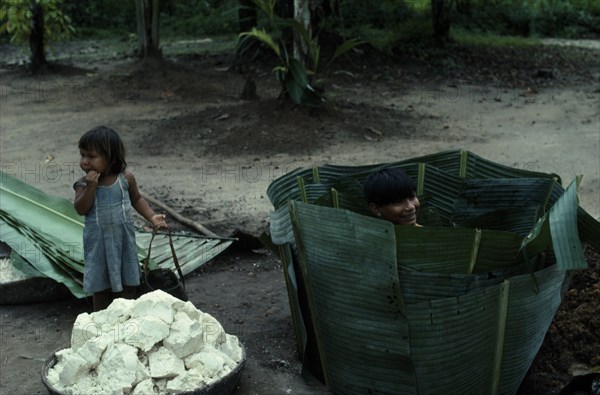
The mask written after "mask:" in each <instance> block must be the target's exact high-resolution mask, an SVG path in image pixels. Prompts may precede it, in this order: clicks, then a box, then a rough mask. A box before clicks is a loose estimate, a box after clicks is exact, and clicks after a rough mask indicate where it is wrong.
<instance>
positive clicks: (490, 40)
mask: <svg viewBox="0 0 600 395" xmlns="http://www.w3.org/2000/svg"><path fill="white" fill-rule="evenodd" d="M450 35H451V37H452V38H453V39H454V40H455V41H456V42H457V43H458V44H462V45H465V46H473V47H491V48H506V47H511V48H523V47H529V46H535V45H541V41H540V40H539V39H537V38H534V37H521V36H501V35H498V34H494V33H477V32H472V31H468V30H465V29H460V28H452V29H451V33H450Z"/></svg>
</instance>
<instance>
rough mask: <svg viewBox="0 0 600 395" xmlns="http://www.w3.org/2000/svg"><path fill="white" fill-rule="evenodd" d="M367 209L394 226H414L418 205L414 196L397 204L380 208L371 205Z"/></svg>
mask: <svg viewBox="0 0 600 395" xmlns="http://www.w3.org/2000/svg"><path fill="white" fill-rule="evenodd" d="M369 207H370V209H371V211H372V212H373V214H375V215H376V216H378V217H379V218H382V219H386V220H388V221H391V222H393V223H395V224H396V225H415V224H416V223H417V211H419V207H420V203H419V199H418V198H417V196H416V195H415V196H412V197H408V198H406V199H404V200H401V201H400V202H398V203H390V204H386V205H382V206H378V205H376V204H374V203H371V204H370V205H369Z"/></svg>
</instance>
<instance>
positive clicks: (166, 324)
mask: <svg viewBox="0 0 600 395" xmlns="http://www.w3.org/2000/svg"><path fill="white" fill-rule="evenodd" d="M243 359H244V352H243V348H242V346H241V344H240V343H239V341H238V339H237V337H235V336H233V335H229V334H227V333H225V331H224V330H223V327H222V326H221V324H220V323H219V322H218V321H217V320H216V319H215V318H214V317H212V316H211V315H209V314H205V313H203V312H202V311H200V310H198V309H196V308H195V307H194V305H193V304H192V303H191V302H182V301H181V300H179V299H176V298H174V297H173V296H171V295H169V294H167V293H165V292H163V291H154V292H152V293H149V294H145V295H143V296H141V297H140V298H139V299H137V300H131V301H126V300H124V299H117V300H115V302H113V303H112V304H111V305H110V306H109V307H108V308H107V309H105V310H102V311H100V312H97V313H92V314H87V313H83V314H80V315H79V316H78V317H77V320H76V321H75V325H74V326H73V331H72V333H71V348H68V349H65V350H61V351H58V352H57V353H56V354H55V362H54V364H53V365H52V366H50V367H49V369H48V373H47V377H46V378H47V382H48V384H47V385H49V389H50V387H51V389H52V391H54V392H57V393H60V394H73V395H78V394H79V395H99V394H127V395H129V394H132V395H146V394H158V395H163V394H165V395H166V394H171V393H178V392H189V391H194V390H197V389H201V388H206V387H207V386H210V385H211V384H212V383H215V382H217V381H219V380H220V379H222V378H224V377H227V375H228V374H229V373H230V372H232V371H233V370H234V369H236V367H239V366H240V365H239V364H240V363H243ZM238 371H239V369H238ZM52 391H51V392H52Z"/></svg>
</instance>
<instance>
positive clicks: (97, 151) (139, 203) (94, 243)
mask: <svg viewBox="0 0 600 395" xmlns="http://www.w3.org/2000/svg"><path fill="white" fill-rule="evenodd" d="M79 152H80V160H79V166H80V167H81V169H82V170H83V171H84V172H85V173H86V175H85V176H83V177H81V178H80V179H79V180H77V181H76V182H75V184H74V185H73V188H74V189H75V202H74V205H75V210H76V211H77V213H78V214H79V215H85V228H84V231H83V250H84V262H85V264H84V273H83V290H84V291H86V292H89V293H93V305H94V311H99V310H103V309H105V308H106V307H108V305H109V304H110V303H111V302H112V301H113V299H115V298H126V299H134V298H136V297H137V292H138V291H137V287H138V286H139V285H140V264H139V259H138V256H137V245H136V243H135V230H134V226H133V219H132V211H131V208H132V207H133V208H134V209H135V210H136V211H137V212H138V213H139V214H140V215H141V216H142V217H144V218H145V219H146V220H148V221H150V222H151V223H152V226H153V227H154V228H155V229H158V228H167V223H166V220H165V215H164V214H156V213H155V212H154V211H153V210H152V208H151V207H150V205H149V204H148V202H147V201H146V199H144V198H143V197H142V196H141V195H140V192H139V190H138V187H137V183H136V180H135V177H134V175H133V174H132V173H131V172H129V171H127V170H126V168H127V162H126V161H125V147H124V145H123V142H122V140H121V138H120V137H119V135H118V134H117V132H115V131H114V130H113V129H111V128H108V127H106V126H99V127H96V128H94V129H92V130H90V131H88V132H87V133H85V134H84V135H83V136H82V137H81V138H80V139H79Z"/></svg>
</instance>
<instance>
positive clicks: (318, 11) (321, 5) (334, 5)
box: [310, 0, 339, 29]
mask: <svg viewBox="0 0 600 395" xmlns="http://www.w3.org/2000/svg"><path fill="white" fill-rule="evenodd" d="M338 7H339V6H338V1H337V0H312V1H311V3H310V23H311V25H312V26H313V28H315V29H319V28H320V27H321V23H322V22H323V21H324V20H326V19H327V18H329V17H331V16H332V15H337V12H338Z"/></svg>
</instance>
